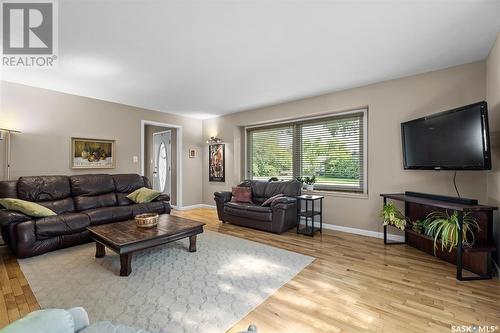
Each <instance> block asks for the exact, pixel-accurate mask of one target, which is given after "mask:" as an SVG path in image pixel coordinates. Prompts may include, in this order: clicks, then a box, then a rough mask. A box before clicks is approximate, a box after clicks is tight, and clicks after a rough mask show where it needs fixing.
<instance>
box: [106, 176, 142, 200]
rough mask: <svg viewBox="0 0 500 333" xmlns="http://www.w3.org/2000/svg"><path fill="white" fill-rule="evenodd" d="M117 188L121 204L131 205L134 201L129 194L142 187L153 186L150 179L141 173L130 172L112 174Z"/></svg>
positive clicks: (117, 197) (117, 196)
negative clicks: (128, 196)
mask: <svg viewBox="0 0 500 333" xmlns="http://www.w3.org/2000/svg"><path fill="white" fill-rule="evenodd" d="M112 177H113V180H114V182H115V188H116V200H117V202H118V205H119V206H127V205H131V204H133V203H134V202H133V201H132V200H130V199H129V198H127V195H129V194H130V193H132V192H134V191H135V190H137V189H140V188H141V187H146V188H151V184H150V182H149V180H148V179H147V178H146V177H144V176H141V175H138V174H133V173H128V174H118V175H112Z"/></svg>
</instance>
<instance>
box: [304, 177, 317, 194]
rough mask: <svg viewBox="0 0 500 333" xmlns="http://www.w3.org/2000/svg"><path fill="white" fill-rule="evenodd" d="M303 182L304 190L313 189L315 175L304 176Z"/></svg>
mask: <svg viewBox="0 0 500 333" xmlns="http://www.w3.org/2000/svg"><path fill="white" fill-rule="evenodd" d="M304 183H306V190H308V191H312V190H314V183H316V176H312V177H309V176H307V177H304Z"/></svg>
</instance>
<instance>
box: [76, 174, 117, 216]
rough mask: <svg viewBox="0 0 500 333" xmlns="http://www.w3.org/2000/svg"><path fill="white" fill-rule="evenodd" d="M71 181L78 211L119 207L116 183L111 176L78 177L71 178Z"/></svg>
mask: <svg viewBox="0 0 500 333" xmlns="http://www.w3.org/2000/svg"><path fill="white" fill-rule="evenodd" d="M69 180H70V184H71V192H72V194H73V199H74V201H75V208H76V210H77V211H79V212H81V211H84V210H87V209H92V208H100V207H110V206H116V205H117V200H116V195H115V182H114V180H113V177H111V175H104V174H97V175H78V176H71V177H70V179H69Z"/></svg>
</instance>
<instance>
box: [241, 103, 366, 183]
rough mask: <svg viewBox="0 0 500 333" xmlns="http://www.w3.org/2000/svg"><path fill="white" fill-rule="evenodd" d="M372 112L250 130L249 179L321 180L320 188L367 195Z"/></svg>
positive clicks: (248, 144)
mask: <svg viewBox="0 0 500 333" xmlns="http://www.w3.org/2000/svg"><path fill="white" fill-rule="evenodd" d="M366 114H367V110H357V111H353V112H348V113H343V114H337V115H330V116H325V117H321V118H312V119H303V120H299V121H293V122H287V123H281V124H274V125H269V126H260V127H248V128H246V137H247V153H246V154H247V156H246V157H247V165H246V168H247V178H250V179H259V180H268V179H269V178H271V177H277V178H279V179H294V178H296V177H305V176H313V175H314V176H316V179H317V183H316V184H315V189H317V190H331V191H348V192H360V193H366V192H367V190H366V147H365V146H366V123H367V122H366Z"/></svg>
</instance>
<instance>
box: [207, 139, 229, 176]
mask: <svg viewBox="0 0 500 333" xmlns="http://www.w3.org/2000/svg"><path fill="white" fill-rule="evenodd" d="M225 155H226V151H225V145H224V144H223V143H217V144H211V145H209V146H208V181H211V182H221V183H222V182H225V181H226V165H225V163H226V156H225Z"/></svg>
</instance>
